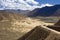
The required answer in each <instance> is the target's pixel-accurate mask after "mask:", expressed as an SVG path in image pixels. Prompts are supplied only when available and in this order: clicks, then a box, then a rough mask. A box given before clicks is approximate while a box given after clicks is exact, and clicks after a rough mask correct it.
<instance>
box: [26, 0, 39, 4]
mask: <svg viewBox="0 0 60 40" xmlns="http://www.w3.org/2000/svg"><path fill="white" fill-rule="evenodd" d="M26 2H27V3H30V4H35V5H36V4H39V2H36V1H34V0H26Z"/></svg>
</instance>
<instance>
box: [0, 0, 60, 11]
mask: <svg viewBox="0 0 60 40" xmlns="http://www.w3.org/2000/svg"><path fill="white" fill-rule="evenodd" d="M57 4H60V0H0V10H4V9H21V10H34V9H35V8H42V7H45V6H53V5H57Z"/></svg>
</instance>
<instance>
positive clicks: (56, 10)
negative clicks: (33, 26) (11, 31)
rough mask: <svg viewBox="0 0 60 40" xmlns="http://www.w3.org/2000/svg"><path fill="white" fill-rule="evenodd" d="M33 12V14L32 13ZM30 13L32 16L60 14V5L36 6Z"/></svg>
mask: <svg viewBox="0 0 60 40" xmlns="http://www.w3.org/2000/svg"><path fill="white" fill-rule="evenodd" d="M30 14H31V15H30ZM30 14H29V16H30V17H36V16H60V5H54V6H51V7H48V6H46V7H43V8H36V9H34V10H33V11H31V12H30Z"/></svg>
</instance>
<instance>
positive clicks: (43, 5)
mask: <svg viewBox="0 0 60 40" xmlns="http://www.w3.org/2000/svg"><path fill="white" fill-rule="evenodd" d="M45 6H53V5H52V4H48V3H47V4H42V5H41V6H40V8H42V7H45Z"/></svg>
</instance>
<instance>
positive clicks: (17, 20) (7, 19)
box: [0, 10, 45, 40]
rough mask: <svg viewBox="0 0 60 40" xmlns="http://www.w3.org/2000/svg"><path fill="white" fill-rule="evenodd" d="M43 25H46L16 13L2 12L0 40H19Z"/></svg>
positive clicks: (0, 14) (0, 16)
mask: <svg viewBox="0 0 60 40" xmlns="http://www.w3.org/2000/svg"><path fill="white" fill-rule="evenodd" d="M33 23H34V24H33ZM41 24H43V25H44V24H45V23H44V22H42V21H38V20H35V19H32V18H29V17H26V16H23V15H20V14H19V13H16V12H15V11H14V12H10V11H6V10H0V40H17V39H19V38H20V37H21V36H23V35H24V34H26V33H27V32H29V31H30V30H32V29H33V28H34V27H35V26H37V25H41Z"/></svg>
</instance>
